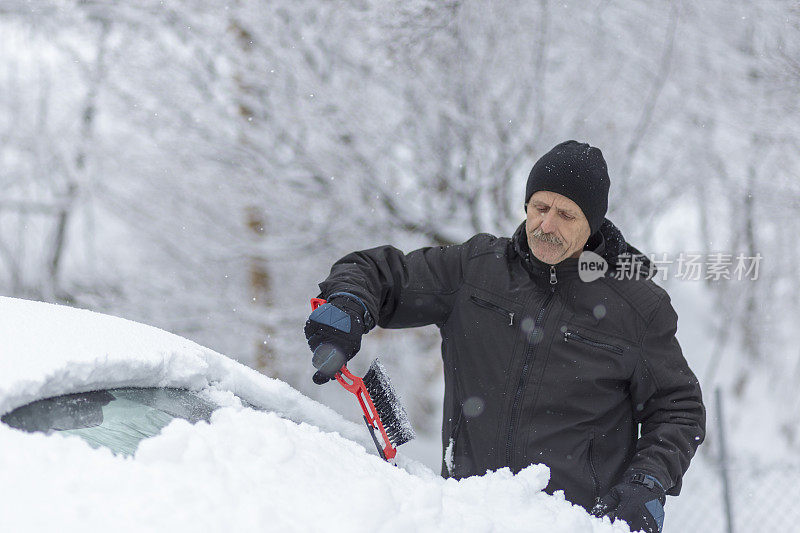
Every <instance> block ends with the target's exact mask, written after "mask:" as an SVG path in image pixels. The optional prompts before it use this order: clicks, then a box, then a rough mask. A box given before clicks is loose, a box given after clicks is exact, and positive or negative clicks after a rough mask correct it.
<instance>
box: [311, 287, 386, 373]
mask: <svg viewBox="0 0 800 533" xmlns="http://www.w3.org/2000/svg"><path fill="white" fill-rule="evenodd" d="M365 319H366V320H369V313H368V312H367V311H366V307H365V306H364V304H363V303H361V300H360V299H359V298H358V297H356V296H354V295H350V294H343V293H336V294H334V295H332V296H331V297H330V300H329V301H328V303H325V304H322V305H321V306H319V307H317V308H316V309H315V310H314V311H313V312H312V313H311V315H309V317H308V320H306V326H305V330H304V331H305V334H306V339H308V346H309V348H311V351H312V352H314V355H315V357H314V360H313V362H314V366H315V367H317V368H318V369H319V370H317V372H316V373H315V374H314V378H313V380H314V383H316V384H317V385H321V384H323V383H327V382H328V380H330V379H333V377H334V375H336V372H338V371H339V369H340V368H341V365H343V364H344V363H345V362H346V361H349V360H350V359H352V358H353V356H354V355H355V354H356V353H358V350H360V349H361V336H362V335H363V334H364V333H366V332H367V331H369V327H368V324H366V323H365V321H366V320H365ZM370 322H371V320H370ZM320 346H322V348H320ZM331 347H333V348H335V349H336V350H339V351H341V354H335V353H333V355H334V356H336V355H339V357H338V358H337V357H333V360H336V361H337V363H335V364H334V365H333V366H331V365H324V364H323V363H324V361H322V360H319V359H321V358H322V359H327V358H328V357H329V356H330V355H331V350H330V348H331ZM318 349H319V350H318ZM342 354H343V355H344V357H341V355H342Z"/></svg>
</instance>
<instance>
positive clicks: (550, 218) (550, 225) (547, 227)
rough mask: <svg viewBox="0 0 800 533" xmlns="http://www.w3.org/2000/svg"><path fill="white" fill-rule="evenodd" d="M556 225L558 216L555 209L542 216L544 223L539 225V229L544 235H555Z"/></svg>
mask: <svg viewBox="0 0 800 533" xmlns="http://www.w3.org/2000/svg"><path fill="white" fill-rule="evenodd" d="M556 224H557V221H556V214H555V212H554V210H553V209H550V210H548V211H547V213H545V214H544V215H543V216H542V223H541V224H539V227H540V228H542V231H543V232H544V233H553V232H554V231H555V230H556Z"/></svg>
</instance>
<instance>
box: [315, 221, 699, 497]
mask: <svg viewBox="0 0 800 533" xmlns="http://www.w3.org/2000/svg"><path fill="white" fill-rule="evenodd" d="M585 249H589V250H593V251H595V252H596V253H598V254H600V255H601V256H603V257H604V258H606V260H608V261H609V262H610V263H611V270H613V269H614V268H615V267H616V265H617V257H618V256H619V254H625V253H629V254H630V253H634V254H636V253H638V250H636V249H635V248H633V247H632V246H630V245H629V244H628V243H626V242H625V240H624V238H622V234H621V233H620V232H619V230H618V229H617V228H616V227H615V226H614V225H613V224H612V223H611V222H610V221H608V220H607V219H606V220H605V221H604V223H603V225H602V227H601V228H600V230H599V231H598V232H596V233H595V234H594V235H593V236H592V237H591V238H590V239H589V241H588V242H587V245H586V246H585ZM638 261H640V262H641V263H640V264H639V266H640V267H642V269H643V271H645V272H646V271H647V269H648V268H649V267H650V263H649V261H647V259H645V258H639V259H638ZM577 263H578V260H577V259H574V258H573V259H567V260H564V261H562V262H561V263H559V264H557V265H555V266H554V267H551V266H550V265H547V264H545V263H542V262H540V261H539V260H538V259H536V258H535V257H534V256H532V254H531V253H530V251H529V248H528V245H527V238H526V236H525V232H524V223H523V224H522V225H521V226H520V227H519V228H518V229H517V231H516V233H515V234H514V236H512V237H511V238H510V239H509V238H497V237H494V236H492V235H488V234H479V235H476V236H474V237H472V238H471V239H469V240H468V241H467V242H465V243H463V244H460V245H452V246H445V247H429V248H422V249H420V250H416V251H413V252H410V253H408V254H403V253H402V252H401V251H399V250H397V249H396V248H393V247H391V246H381V247H378V248H373V249H370V250H364V251H360V252H354V253H351V254H349V255H347V256H345V257H344V258H342V259H340V260H339V261H337V262H336V263H335V264H334V265H333V267H332V269H331V273H330V276H329V277H328V278H327V279H326V280H325V281H323V282H322V283H320V288H321V291H322V292H321V296H323V297H325V296H326V295H328V294H332V293H334V292H338V291H346V292H350V293H353V294H355V295H357V296H359V297H360V298H361V299H362V300H363V301H364V303H365V304H366V306H367V308H368V309H369V312H370V313H372V316H373V317H376V318H377V320H376V321H377V324H378V325H379V326H381V327H384V328H409V327H415V326H423V325H427V324H436V325H437V326H438V327H439V329H440V331H441V335H442V357H443V360H444V379H445V398H444V419H443V424H442V446H443V450H444V456H445V457H444V460H443V465H442V475H444V476H448V477H456V478H462V477H466V476H472V475H482V474H484V473H485V472H486V471H487V470H496V469H498V468H502V467H505V466H508V467H510V468H511V470H512V471H514V472H518V471H519V470H521V469H522V468H524V467H526V466H528V465H530V464H533V463H544V464H546V465H547V466H549V467H550V471H551V479H550V483H549V485H548V487H547V490H548V492H552V491H554V490H558V489H563V490H564V491H565V495H566V498H567V499H568V500H570V501H572V502H573V503H577V504H579V505H581V506H583V507H586V508H590V507H591V506H592V505H593V504H594V503H595V500H596V499H597V498H598V497H599V496H602V495H604V494H605V493H606V492H607V491H608V490H609V489H610V488H611V487H612V486H613V485H614V484H615V483H616V482H618V481H619V480H621V479H622V478H623V477H625V476H626V475H628V474H630V473H632V472H633V471H640V472H645V473H648V474H651V475H653V476H655V477H656V478H657V479H658V480H659V481H660V482H661V484H662V485H663V486H664V487H665V488H666V489H667V493H668V494H671V495H677V494H678V493H679V491H680V486H681V478H682V476H683V474H684V472H685V471H686V469H687V468H688V466H689V461H690V459H691V458H692V456H693V455H694V452H695V450H696V449H697V447H698V445H699V444H700V443H701V442H702V441H703V438H704V436H705V408H704V406H703V401H702V397H701V393H700V386H699V384H698V381H697V378H696V377H695V376H694V374H693V373H692V371H691V370H690V369H689V367H688V365H687V363H686V360H685V359H684V357H683V354H682V352H681V348H680V346H679V344H678V341H677V340H676V338H675V333H676V329H677V319H678V317H677V315H676V313H675V311H674V310H673V308H672V305H671V304H670V298H669V296H668V295H667V293H666V292H665V291H664V290H663V289H662V288H661V287H659V286H658V285H656V284H655V283H654V282H653V281H652V280H651V279H638V280H635V279H615V278H613V277H611V276H609V275H607V276H606V277H603V278H600V279H597V280H595V281H592V282H589V283H587V282H583V281H581V280H580V279H579V277H578V271H577ZM652 274H653V272H652V269H651V273H650V275H651V276H652ZM640 426H641V427H640ZM640 431H641V433H639V432H640Z"/></svg>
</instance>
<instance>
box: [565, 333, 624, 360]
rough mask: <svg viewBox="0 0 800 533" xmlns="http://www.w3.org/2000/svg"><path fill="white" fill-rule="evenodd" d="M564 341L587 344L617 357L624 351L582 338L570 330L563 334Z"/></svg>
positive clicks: (617, 347) (611, 345)
mask: <svg viewBox="0 0 800 533" xmlns="http://www.w3.org/2000/svg"><path fill="white" fill-rule="evenodd" d="M564 340H565V341H569V340H573V341H577V342H582V343H583V344H588V345H589V346H595V347H597V348H602V349H604V350H608V351H611V352H614V353H615V354H618V355H622V352H623V351H624V350H623V349H622V348H620V347H619V346H614V345H613V344H606V343H605V342H600V341H596V340H594V339H590V338H587V337H584V336H583V335H579V334H578V333H576V332H574V331H570V330H567V331H565V332H564Z"/></svg>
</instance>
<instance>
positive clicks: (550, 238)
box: [531, 228, 561, 244]
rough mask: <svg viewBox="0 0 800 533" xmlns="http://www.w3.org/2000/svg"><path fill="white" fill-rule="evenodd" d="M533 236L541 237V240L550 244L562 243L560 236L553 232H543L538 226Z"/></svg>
mask: <svg viewBox="0 0 800 533" xmlns="http://www.w3.org/2000/svg"><path fill="white" fill-rule="evenodd" d="M531 236H532V237H535V238H537V239H539V240H540V241H543V242H548V243H550V244H561V240H560V239H559V238H558V237H556V236H555V235H553V234H552V233H544V232H542V229H541V228H536V229H535V230H533V232H532V233H531Z"/></svg>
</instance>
